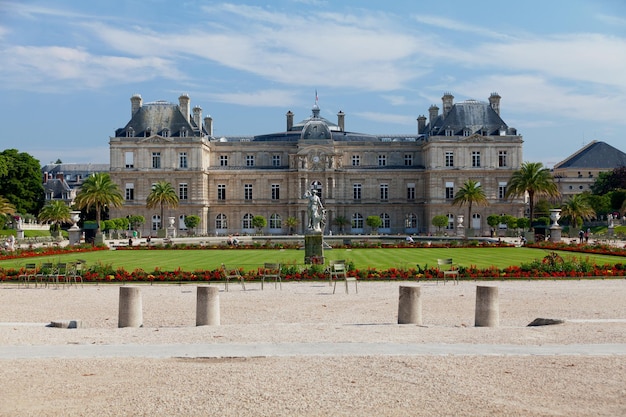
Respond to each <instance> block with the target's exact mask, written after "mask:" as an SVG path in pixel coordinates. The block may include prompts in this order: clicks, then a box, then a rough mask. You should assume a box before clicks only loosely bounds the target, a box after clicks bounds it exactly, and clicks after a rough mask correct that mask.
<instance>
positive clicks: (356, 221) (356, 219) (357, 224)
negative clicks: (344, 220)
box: [352, 213, 363, 233]
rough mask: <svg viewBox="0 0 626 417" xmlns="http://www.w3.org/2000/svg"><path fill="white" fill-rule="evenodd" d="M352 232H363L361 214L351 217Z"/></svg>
mask: <svg viewBox="0 0 626 417" xmlns="http://www.w3.org/2000/svg"><path fill="white" fill-rule="evenodd" d="M355 229H356V230H355ZM352 231H353V232H357V233H359V232H363V215H361V213H354V214H353V215H352Z"/></svg>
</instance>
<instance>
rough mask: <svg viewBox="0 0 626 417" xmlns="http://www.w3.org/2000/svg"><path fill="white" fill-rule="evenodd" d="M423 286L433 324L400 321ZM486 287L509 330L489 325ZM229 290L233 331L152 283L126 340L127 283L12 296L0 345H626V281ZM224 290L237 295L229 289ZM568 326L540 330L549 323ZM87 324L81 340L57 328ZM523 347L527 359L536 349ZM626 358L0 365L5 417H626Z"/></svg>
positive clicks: (227, 321)
mask: <svg viewBox="0 0 626 417" xmlns="http://www.w3.org/2000/svg"><path fill="white" fill-rule="evenodd" d="M400 285H420V286H421V300H422V309H423V326H416V325H398V324H397V310H398V294H399V291H398V287H399V286H400ZM477 285H490V286H497V287H498V288H499V307H500V326H499V327H497V328H477V327H474V326H473V323H474V308H475V293H476V286H477ZM246 287H247V288H248V291H245V292H244V291H242V290H241V288H240V287H239V286H237V285H232V284H231V288H230V292H223V291H220V294H219V296H220V305H221V326H203V327H195V307H196V287H195V286H192V285H183V286H178V285H154V286H149V285H145V286H140V288H141V295H142V301H143V319H144V327H142V328H124V329H119V328H117V320H118V301H119V286H116V285H100V286H91V285H90V286H85V287H83V288H80V287H79V288H75V287H72V288H70V289H68V288H66V289H50V288H48V289H41V288H38V289H35V288H32V287H31V288H27V289H24V288H20V289H18V288H16V287H15V286H14V285H6V284H4V285H3V286H0V347H28V346H53V345H56V346H65V345H124V344H133V345H145V346H146V349H149V348H150V346H151V345H162V344H165V345H167V344H225V345H228V344H235V343H236V344H259V343H263V344H267V343H270V344H282V343H311V344H315V343H355V344H356V343H408V344H416V345H420V344H442V345H444V344H480V345H513V346H521V347H523V346H529V347H536V346H552V345H557V346H559V345H576V344H586V345H599V344H626V303H625V302H624V300H626V280H623V279H622V280H588V281H564V282H556V281H538V282H528V281H520V282H489V283H481V282H478V283H477V282H462V283H460V285H458V286H454V285H450V283H448V284H447V285H445V286H444V285H441V284H440V285H435V284H431V283H421V284H416V283H398V282H376V283H370V282H368V283H360V284H359V293H358V294H355V293H354V291H353V290H354V287H353V286H351V287H350V294H345V292H344V291H343V287H341V288H340V287H339V285H338V287H337V293H336V294H332V287H329V286H328V284H327V283H323V282H315V283H311V282H307V283H286V284H283V289H282V290H275V289H274V288H273V286H272V285H270V286H266V288H265V291H261V290H260V284H257V283H250V284H248V285H247V286H246ZM220 290H223V286H220ZM538 317H542V318H557V319H564V320H566V322H565V323H564V324H561V325H553V326H542V327H527V324H528V323H530V322H531V321H532V320H534V319H535V318H538ZM67 319H74V320H81V321H82V322H83V323H84V324H85V325H86V327H85V328H81V329H71V330H68V329H58V328H49V327H44V326H43V324H44V323H49V322H51V321H57V320H67ZM522 351H523V349H522ZM624 375H626V349H625V350H624V352H623V353H622V354H617V355H589V356H586V355H569V356H568V355H534V354H524V353H520V354H507V355H501V354H498V355H495V354H492V353H490V352H489V351H488V349H487V350H486V351H485V353H484V354H481V355H476V354H472V355H469V354H468V355H424V354H422V355H368V354H367V353H364V354H363V355H348V356H332V355H331V356H329V355H325V354H324V352H320V355H304V356H289V357H276V356H272V355H269V356H263V357H221V358H205V357H203V358H176V357H172V358H164V359H151V358H146V357H133V358H130V357H121V358H88V359H78V358H60V357H52V358H45V359H37V358H26V359H15V358H13V359H0V378H1V379H2V381H4V384H3V389H2V395H0V415H1V416H61V415H63V416H92V415H98V416H109V415H110V416H120V415H128V416H131V415H132V416H137V415H150V416H197V415H223V416H259V415H260V416H272V415H276V416H279V415H288V416H332V415H335V416H362V415H377V416H405V415H406V416H421V415H423V416H433V415H454V416H623V415H626V379H625V378H624Z"/></svg>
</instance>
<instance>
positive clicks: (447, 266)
mask: <svg viewBox="0 0 626 417" xmlns="http://www.w3.org/2000/svg"><path fill="white" fill-rule="evenodd" d="M437 266H438V267H439V268H438V271H440V272H443V285H446V280H447V279H448V278H451V279H452V280H453V281H454V283H455V285H456V284H458V283H459V270H458V269H457V266H456V264H454V263H453V262H452V258H445V259H437ZM437 285H439V274H437Z"/></svg>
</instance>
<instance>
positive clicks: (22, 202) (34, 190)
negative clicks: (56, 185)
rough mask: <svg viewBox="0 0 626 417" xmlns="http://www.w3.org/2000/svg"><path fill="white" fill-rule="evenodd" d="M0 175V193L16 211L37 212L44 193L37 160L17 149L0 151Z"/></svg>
mask: <svg viewBox="0 0 626 417" xmlns="http://www.w3.org/2000/svg"><path fill="white" fill-rule="evenodd" d="M3 173H4V174H5V175H4V176H2V174H3ZM0 177H1V178H2V181H0V195H2V196H4V197H5V198H6V199H7V200H9V201H10V202H11V204H13V206H14V207H15V211H16V213H21V214H26V213H31V214H37V213H39V211H40V210H41V208H42V207H43V205H44V202H45V195H44V190H43V181H42V177H41V167H40V165H39V161H38V160H36V159H35V158H33V157H32V156H31V155H29V154H27V153H25V152H18V151H17V149H7V150H5V151H3V152H2V153H0Z"/></svg>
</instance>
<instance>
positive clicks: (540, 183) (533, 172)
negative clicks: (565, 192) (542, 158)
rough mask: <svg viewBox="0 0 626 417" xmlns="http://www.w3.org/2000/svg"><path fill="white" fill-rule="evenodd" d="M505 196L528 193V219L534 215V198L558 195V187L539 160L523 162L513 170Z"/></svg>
mask: <svg viewBox="0 0 626 417" xmlns="http://www.w3.org/2000/svg"><path fill="white" fill-rule="evenodd" d="M506 188H507V191H506V196H507V197H521V196H523V195H524V194H526V193H528V202H529V203H530V219H531V222H532V219H533V218H534V215H535V211H534V209H535V207H534V206H535V198H537V197H540V196H547V197H558V196H559V195H560V193H559V188H558V187H557V185H556V183H555V182H554V178H552V174H550V170H549V169H548V168H545V167H544V166H543V164H542V163H541V162H524V163H523V164H522V166H521V167H520V169H519V170H517V171H515V172H513V175H511V179H510V180H509V183H508V184H507V186H506Z"/></svg>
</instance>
